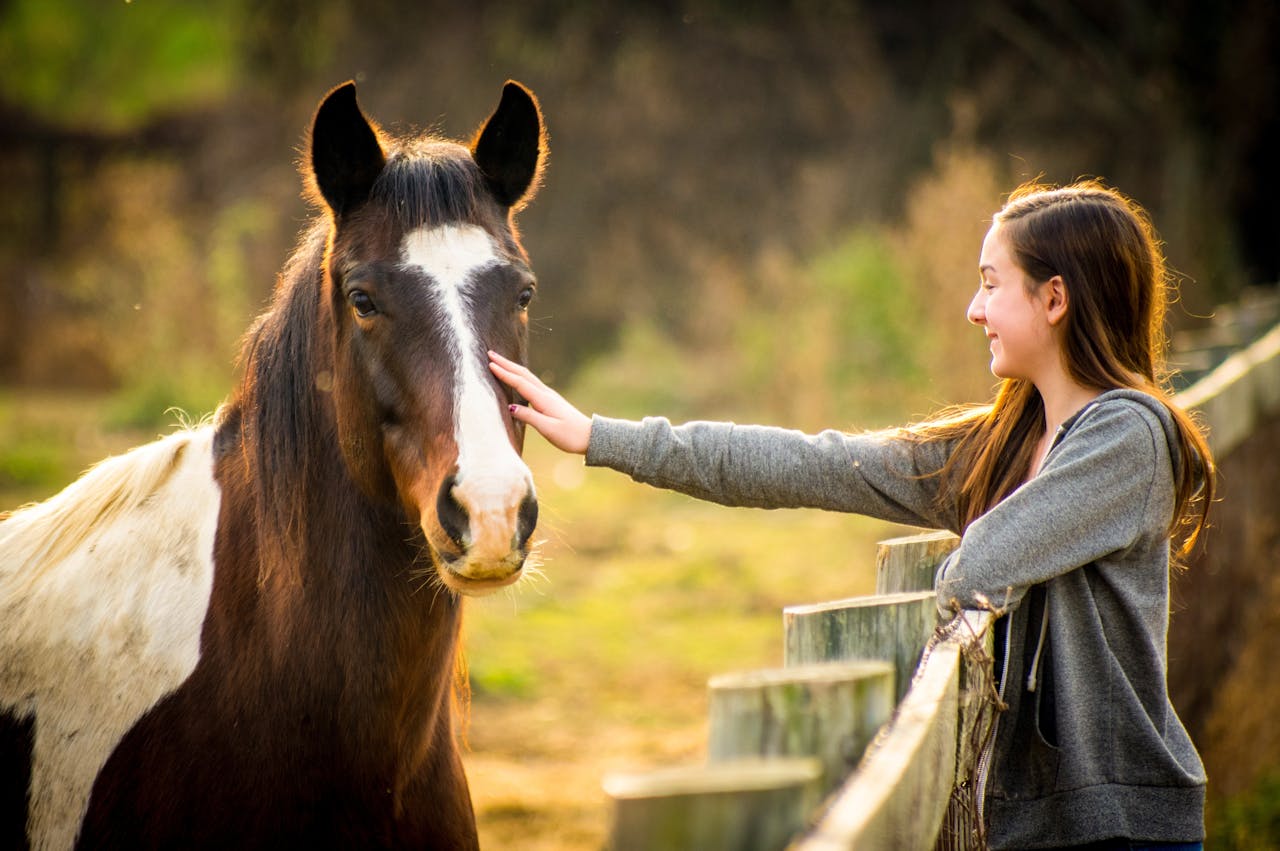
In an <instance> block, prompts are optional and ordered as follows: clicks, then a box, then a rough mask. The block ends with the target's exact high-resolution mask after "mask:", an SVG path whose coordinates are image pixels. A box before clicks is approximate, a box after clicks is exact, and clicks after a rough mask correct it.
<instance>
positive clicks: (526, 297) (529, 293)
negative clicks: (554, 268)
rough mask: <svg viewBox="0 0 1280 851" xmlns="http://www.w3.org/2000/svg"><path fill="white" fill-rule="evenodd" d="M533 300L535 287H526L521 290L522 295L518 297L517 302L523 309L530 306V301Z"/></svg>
mask: <svg viewBox="0 0 1280 851" xmlns="http://www.w3.org/2000/svg"><path fill="white" fill-rule="evenodd" d="M531 301H533V287H525V288H524V289H522V290H521V291H520V297H519V298H517V299H516V304H517V305H519V307H520V309H521V310H524V309H525V308H527V307H528V306H529V302H531Z"/></svg>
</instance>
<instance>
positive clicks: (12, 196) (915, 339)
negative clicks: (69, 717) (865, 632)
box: [0, 0, 1280, 849]
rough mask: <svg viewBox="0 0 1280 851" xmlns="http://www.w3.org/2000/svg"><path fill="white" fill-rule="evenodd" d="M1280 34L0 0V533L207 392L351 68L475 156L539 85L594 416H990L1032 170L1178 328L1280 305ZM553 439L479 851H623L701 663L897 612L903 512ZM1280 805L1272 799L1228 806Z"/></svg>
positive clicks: (567, 323) (494, 615)
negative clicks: (1106, 239)
mask: <svg viewBox="0 0 1280 851" xmlns="http://www.w3.org/2000/svg"><path fill="white" fill-rule="evenodd" d="M1278 37H1280V6H1277V4H1276V3H1274V2H1273V0H1253V1H1252V2H1250V0H1242V2H1235V3H1217V4H1210V3H1190V2H1176V3H1169V2H1157V0H1109V2H1101V0H1096V1H1095V2H1080V3H1065V2H1063V3H1058V2H1052V0H1044V2H1030V3H1004V2H998V0H988V1H987V2H976V3H954V2H893V3H882V2H873V1H872V0H863V2H834V0H832V1H831V2H824V0H793V2H759V0H686V2H683V3H682V2H662V3H643V4H637V3H630V2H624V0H593V2H583V1H582V0H562V1H561V2H547V0H521V2H509V3H499V2H483V1H482V0H476V1H475V2H469V3H456V2H449V3H443V2H392V0H360V2H358V3H356V2H351V3H344V2H326V0H307V2H300V0H266V2H250V0H207V2H203V3H199V4H194V3H176V2H171V0H170V1H169V2H160V1H159V0H132V2H124V0H0V187H3V192H0V510H2V509H5V508H12V507H14V506H15V505H17V504H19V503H20V502H23V501H25V500H29V499H35V498H41V497H44V496H47V495H50V494H52V493H53V492H55V491H56V490H58V489H59V488H60V487H61V486H62V485H64V484H66V483H67V482H68V481H70V480H71V479H72V478H73V477H74V476H75V475H76V474H77V473H78V472H79V471H80V470H82V469H83V468H84V466H85V465H86V464H88V463H90V462H91V461H93V460H95V459H96V458H98V457H100V456H102V455H103V454H106V453H109V452H114V451H119V450H120V449H122V448H124V447H127V446H129V445H131V444H133V443H136V442H138V441H140V440H145V439H148V438H150V437H153V436H154V435H156V434H158V433H161V432H163V431H165V430H167V429H168V428H170V427H171V424H172V423H173V422H174V421H175V414H174V413H173V412H172V411H171V409H172V408H175V407H176V408H179V409H181V410H183V411H185V412H187V413H188V414H189V415H192V416H195V417H198V416H199V415H201V414H204V413H207V412H209V411H211V410H213V408H214V407H215V406H216V405H217V403H218V401H219V400H220V399H221V398H222V396H223V395H224V394H225V393H226V392H227V390H228V388H229V386H230V382H231V380H232V377H233V375H234V368H235V366H234V361H235V356H236V352H237V348H238V338H239V336H240V334H241V333H242V332H243V331H244V329H245V328H246V327H247V325H248V323H249V322H250V321H251V319H252V317H253V316H254V315H255V314H256V313H257V312H258V311H259V310H261V309H262V307H263V306H264V305H265V303H266V301H267V299H268V298H269V296H270V293H271V290H272V286H273V284H274V280H275V276H276V274H277V272H278V270H279V268H280V266H281V265H282V263H283V262H284V260H285V259H286V258H287V256H288V254H289V252H290V251H291V249H292V246H293V244H294V242H295V239H296V238H297V236H298V235H299V233H300V232H301V231H302V230H303V228H304V225H305V222H306V221H307V220H308V217H309V216H310V215H311V211H310V210H309V209H308V208H307V206H306V205H305V203H304V202H303V200H302V198H301V194H300V184H299V179H298V175H297V171H296V160H297V158H298V152H299V150H300V144H301V142H302V139H303V135H304V133H305V130H306V127H307V126H308V123H309V120H310V117H311V113H312V110H313V109H314V108H315V105H316V103H317V101H318V100H319V98H320V97H321V96H322V95H323V94H324V93H325V92H326V91H327V90H328V89H329V88H330V87H332V86H333V85H335V84H337V83H340V82H342V81H344V80H347V79H354V80H356V82H357V85H358V90H359V97H360V101H361V103H362V105H363V107H364V108H365V110H366V111H367V112H368V113H369V114H370V115H372V116H374V117H375V118H377V119H378V120H379V121H380V122H381V123H382V124H383V126H384V127H385V128H386V129H388V130H391V131H393V132H394V131H408V130H415V129H424V128H431V129H434V130H436V131H438V132H440V133H443V134H445V135H448V136H453V137H466V136H468V135H469V134H470V133H471V132H472V131H473V130H474V129H475V128H476V127H477V126H478V125H479V124H480V122H481V121H483V119H484V118H485V117H486V116H487V115H488V114H489V112H490V111H491V110H492V108H493V106H494V105H495V104H496V103H497V99H498V96H499V93H500V91H501V86H502V83H503V82H504V81H505V80H506V79H508V78H514V79H517V80H520V81H521V82H523V83H525V84H526V85H527V86H529V87H530V88H531V89H532V90H533V91H534V92H535V93H536V94H537V95H538V97H539V99H540V101H541V104H542V107H543V111H544V113H545V117H546V120H547V123H548V126H549V131H550V142H551V159H550V167H549V169H548V171H547V174H546V179H545V182H544V185H543V187H542V189H541V192H540V193H539V195H538V197H537V199H536V200H535V201H534V202H533V204H532V205H531V206H530V207H529V208H528V209H527V210H525V211H524V213H523V215H522V216H521V219H520V225H521V230H522V233H523V238H524V242H525V246H526V248H527V249H528V251H529V253H530V255H531V257H532V260H533V265H534V269H535V271H536V272H537V274H538V277H539V287H540V289H539V296H538V299H537V301H536V302H535V304H534V306H533V308H532V309H531V317H532V319H533V321H532V325H531V327H532V347H533V363H534V366H535V368H536V369H537V370H538V371H539V372H540V373H541V374H543V375H544V377H547V378H548V379H550V380H551V381H552V382H553V383H554V384H556V385H557V386H558V387H560V388H561V389H563V390H565V391H566V392H567V393H568V395H570V396H571V398H573V399H574V400H575V401H576V402H578V403H579V404H580V405H581V406H582V407H584V408H586V409H587V410H593V411H599V412H603V413H610V414H616V415H624V416H626V415H641V414H648V413H660V414H665V415H668V416H670V417H672V418H675V419H681V418H688V417H708V418H710V417H714V418H731V419H735V420H739V421H761V422H770V423H777V424H784V425H790V426H796V427H801V428H806V429H816V428H821V427H826V426H838V427H876V426H882V425H886V424H889V423H894V422H901V421H904V420H906V419H910V418H914V417H920V416H923V415H925V414H927V413H929V412H930V411H931V410H934V409H936V408H937V407H939V406H940V405H943V404H946V403H950V402H956V401H962V400H974V399H980V398H983V397H985V396H986V394H987V393H988V392H989V390H990V387H991V381H992V379H991V377H990V375H989V374H988V373H987V371H986V362H987V357H986V345H985V340H984V338H983V337H982V335H981V334H980V333H978V332H977V331H975V330H974V329H973V328H971V327H970V326H968V325H967V324H966V322H965V320H964V308H965V306H966V304H967V302H968V299H969V297H970V295H971V293H972V290H973V288H974V286H975V284H976V280H977V279H976V271H975V267H976V258H977V254H978V248H979V245H980V241H981V237H982V234H983V233H984V232H985V230H986V228H987V226H988V224H989V219H990V216H991V213H992V212H993V211H994V210H995V209H997V208H998V206H999V205H1000V202H1001V200H1002V198H1003V196H1004V195H1005V194H1007V193H1008V192H1009V191H1010V190H1011V189H1013V188H1014V187H1015V186H1016V185H1017V184H1019V183H1020V182H1023V181H1025V180H1029V179H1041V180H1044V181H1050V182H1064V181H1069V180H1072V179H1074V178H1077V177H1081V176H1097V177H1102V178H1104V179H1105V180H1107V181H1108V182H1110V183H1112V184H1113V185H1116V186H1118V187H1119V188H1120V189H1122V190H1123V191H1125V192H1126V193H1128V194H1130V195H1132V196H1134V197H1136V198H1137V199H1138V200H1139V201H1140V202H1141V203H1142V204H1144V205H1145V206H1146V207H1147V208H1148V209H1149V210H1150V211H1151V213H1152V215H1153V218H1154V221H1155V224H1156V227H1157V229H1158V230H1159V231H1160V233H1161V235H1162V236H1163V238H1164V240H1165V241H1166V244H1167V251H1168V255H1169V258H1170V260H1171V263H1172V265H1173V267H1174V268H1175V270H1176V272H1177V275H1178V283H1179V286H1180V290H1181V301H1180V303H1179V305H1178V307H1177V308H1176V309H1175V310H1174V311H1173V315H1172V316H1171V317H1170V321H1171V323H1172V326H1173V330H1175V331H1176V330H1179V329H1189V328H1194V327H1196V326H1197V325H1200V324H1203V323H1205V322H1206V321H1207V317H1208V316H1210V315H1211V314H1212V313H1213V311H1214V308H1215V306H1216V305H1219V304H1222V303H1225V302H1230V301H1235V300H1237V299H1239V298H1241V297H1242V296H1243V295H1245V294H1246V293H1248V292H1251V291H1254V290H1258V289H1260V288H1261V289H1265V288H1268V287H1271V288H1274V286H1275V282H1276V281H1277V280H1278V279H1280V204H1277V203H1276V193H1277V189H1280V158H1278V157H1277V156H1276V152H1277V150H1280V107H1278V106H1277V104H1280V62H1278V61H1277V57H1278V56H1280V45H1277V38H1278ZM528 452H529V455H530V461H531V464H532V466H533V467H534V471H535V474H536V476H537V477H538V480H539V488H540V493H541V497H542V503H543V518H544V519H543V524H542V528H541V530H540V534H541V537H543V538H544V543H543V545H542V559H543V561H544V566H543V570H544V573H545V579H544V580H542V581H540V582H535V583H531V584H530V585H529V586H527V587H524V588H523V589H521V590H518V591H516V592H515V593H514V594H512V595H509V596H501V597H499V598H497V599H495V600H489V601H484V602H482V603H480V604H479V605H474V606H472V607H471V609H470V612H469V615H468V618H469V620H468V627H467V633H468V635H467V644H468V655H469V659H470V666H471V678H472V686H473V704H472V709H471V725H470V731H469V734H468V735H469V740H470V748H471V751H470V754H469V757H468V764H469V770H470V776H471V784H472V791H473V795H474V797H475V800H476V806H477V811H478V815H479V818H480V822H481V829H482V840H484V843H485V845H486V847H492V848H530V849H538V848H547V849H551V848H555V849H574V848H597V847H599V846H600V844H601V842H602V841H603V838H604V831H605V829H606V812H607V811H606V804H605V801H604V797H603V793H602V792H601V791H600V789H599V781H600V778H601V776H602V775H603V773H604V772H606V771H609V770H613V769H616V768H632V767H637V766H644V765H655V764H669V763H670V762H672V761H680V760H696V759H700V758H701V755H702V748H703V738H702V737H703V733H704V731H703V728H702V724H703V721H702V718H703V715H704V712H705V691H704V687H705V681H706V677H707V676H708V675H709V674H711V673H718V672H722V671H725V670H731V669H735V668H750V667H756V666H759V665H767V664H775V663H776V662H777V661H778V660H780V658H781V625H780V624H781V617H780V615H779V609H780V608H781V606H783V605H787V604H790V603H800V602H811V601H814V600H818V599H826V598H832V597H838V596H847V595H851V594H856V593H864V592H866V591H869V590H870V588H871V585H872V582H873V578H872V576H871V574H870V571H869V567H870V563H871V556H872V542H874V541H875V540H876V539H877V538H879V537H885V536H887V535H888V534H892V533H894V532H895V531H896V530H894V529H891V528H888V527H885V526H882V525H880V524H876V523H871V522H867V521H862V520H859V519H856V518H844V517H833V516H829V515H817V514H809V513H801V512H784V513H776V512H752V511H730V510H727V509H721V508H716V507H713V506H707V505H701V504H696V503H694V502H692V501H691V500H687V499H684V498H682V497H675V496H671V495H668V494H658V493H656V492H653V491H647V490H643V489H641V488H639V487H638V486H635V485H632V484H630V483H628V482H625V481H623V480H621V479H620V477H617V476H616V475H613V474H608V473H601V472H599V471H584V470H583V469H582V467H581V464H580V462H577V461H566V460H564V459H561V458H559V457H556V456H555V455H554V454H553V453H552V452H551V451H549V450H548V449H547V448H546V446H545V444H542V443H541V442H540V441H538V439H537V438H531V439H530V441H529V447H528ZM1278 811H1280V780H1277V779H1276V778H1271V779H1270V780H1267V779H1266V778H1264V779H1262V780H1260V781H1259V783H1258V785H1257V787H1256V789H1255V790H1254V791H1253V792H1250V793H1249V794H1248V795H1244V796H1241V797H1240V798H1239V800H1238V801H1237V802H1236V804H1235V805H1233V806H1227V805H1225V804H1222V803H1221V802H1219V803H1218V804H1216V805H1215V808H1214V810H1213V813H1212V814H1213V817H1214V818H1215V819H1217V821H1215V822H1214V824H1215V830H1218V831H1219V835H1220V836H1225V835H1226V833H1227V832H1229V831H1234V832H1235V833H1239V832H1240V831H1241V830H1245V831H1247V830H1250V829H1253V828H1251V827H1249V825H1250V824H1256V825H1258V827H1257V830H1258V831H1259V832H1258V833H1255V834H1247V833H1240V835H1254V836H1261V835H1263V833H1262V831H1265V830H1266V829H1267V827H1266V826H1267V825H1271V827H1272V828H1274V827H1275V826H1276V823H1277V821H1278V820H1280V815H1277V812H1278ZM1268 820H1269V821H1268ZM1242 824H1243V825H1244V827H1241V826H1240V825H1242ZM1233 835H1234V834H1233ZM1220 847H1221V846H1220ZM1240 847H1245V846H1240ZM1250 847H1252V846H1250Z"/></svg>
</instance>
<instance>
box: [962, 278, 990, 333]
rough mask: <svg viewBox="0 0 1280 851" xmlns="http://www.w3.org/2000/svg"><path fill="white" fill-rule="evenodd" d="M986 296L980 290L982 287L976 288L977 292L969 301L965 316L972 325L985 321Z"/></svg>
mask: <svg viewBox="0 0 1280 851" xmlns="http://www.w3.org/2000/svg"><path fill="white" fill-rule="evenodd" d="M986 307H987V306H986V298H985V296H984V294H983V292H982V288H981V287H979V288H978V292H977V293H976V294H975V295H974V297H973V301H971V302H969V309H968V310H966V311H965V316H966V317H967V318H968V320H969V321H970V322H972V323H973V324H974V325H982V324H983V323H985V322H986V321H987V310H986Z"/></svg>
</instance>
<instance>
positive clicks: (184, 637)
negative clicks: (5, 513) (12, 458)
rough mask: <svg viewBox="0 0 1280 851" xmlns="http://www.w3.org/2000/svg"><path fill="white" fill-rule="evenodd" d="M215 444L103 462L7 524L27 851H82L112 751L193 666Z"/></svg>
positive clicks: (1, 628) (204, 590)
mask: <svg viewBox="0 0 1280 851" xmlns="http://www.w3.org/2000/svg"><path fill="white" fill-rule="evenodd" d="M212 439H213V428H212V427H208V426H206V427H202V428H198V429H194V430H184V431H181V432H177V433H175V434H173V435H170V436H168V437H166V438H164V439H161V440H158V441H156V442H154V443H151V444H147V445H145V446H142V447H139V448H137V449H134V450H132V451H130V452H128V453H125V454H124V455H121V456H118V457H115V458H109V459H107V460H106V461H103V462H102V463H100V464H98V465H97V466H96V467H94V468H93V469H92V470H90V471H89V472H88V473H86V474H85V475H84V476H83V477H81V478H80V479H79V480H78V481H76V482H75V483H73V484H72V485H70V486H69V487H68V488H67V489H66V490H64V491H63V492H62V493H60V494H58V495H57V496H54V497H53V498H51V499H49V500H47V501H46V502H43V503H39V504H36V505H32V506H28V507H26V508H23V509H20V510H19V511H17V512H14V513H13V514H12V515H11V516H10V517H9V518H8V519H6V520H4V521H3V522H0V712H5V713H8V714H10V715H12V716H14V717H16V718H20V719H30V720H32V721H34V724H33V727H34V741H33V744H32V755H31V763H32V764H31V785H30V797H29V810H30V811H29V814H28V824H27V831H28V836H29V838H30V840H31V845H32V847H37V848H69V847H71V846H72V845H73V844H74V842H75V838H76V834H77V833H78V831H79V828H80V821H81V819H82V818H83V815H84V812H85V808H86V807H87V804H88V800H89V795H90V792H91V791H92V788H93V783H94V779H95V778H96V776H97V774H98V772H99V771H100V770H101V768H102V766H103V764H104V763H105V762H106V760H107V758H108V757H110V755H111V752H112V751H113V750H114V749H115V747H116V746H117V744H118V743H119V741H120V739H121V738H122V737H123V736H124V735H125V734H126V733H127V732H128V731H129V729H130V728H131V727H132V726H133V725H134V724H135V723H136V722H137V721H138V719H139V718H141V717H142V715H143V714H144V713H146V712H147V711H148V710H149V709H150V708H151V707H152V706H154V705H155V704H156V703H157V702H158V701H159V700H160V699H161V698H163V697H164V696H165V695H167V694H169V693H171V692H173V691H174V690H176V689H177V688H178V687H179V686H181V685H182V683H183V682H184V681H185V680H186V679H187V678H188V677H189V676H190V675H191V673H192V671H194V670H195V667H196V664H197V662H198V661H199V655H200V635H201V629H202V626H203V623H204V619H205V614H206V612H207V611H208V607H209V598H210V594H211V592H212V586H213V541H214V534H215V532H216V528H217V522H218V511H219V506H220V500H221V495H220V491H219V487H218V485H217V483H216V481H215V480H214V475H213V457H212V452H211V447H212Z"/></svg>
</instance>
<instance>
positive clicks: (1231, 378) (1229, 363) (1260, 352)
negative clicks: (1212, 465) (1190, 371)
mask: <svg viewBox="0 0 1280 851" xmlns="http://www.w3.org/2000/svg"><path fill="white" fill-rule="evenodd" d="M1175 401H1176V402H1177V403H1178V404H1179V405H1181V406H1182V407H1183V408H1187V409H1194V410H1197V411H1199V412H1200V415H1201V417H1202V418H1203V419H1204V422H1205V425H1206V426H1207V427H1208V432H1209V445H1210V447H1212V449H1213V452H1214V454H1215V455H1218V456H1225V455H1227V454H1228V453H1229V452H1230V451H1231V450H1232V449H1234V448H1235V447H1236V446H1238V445H1239V444H1240V443H1242V442H1243V441H1244V440H1245V438H1246V437H1248V436H1249V435H1250V434H1252V433H1253V432H1254V431H1255V430H1256V429H1257V427H1258V423H1259V422H1260V421H1261V420H1264V419H1265V418H1268V417H1270V416H1271V415H1273V413H1274V412H1275V411H1276V410H1278V409H1280V325H1277V326H1276V327H1275V328H1273V329H1272V330H1271V331H1270V332H1269V333H1267V334H1266V335H1265V336H1263V337H1262V338H1261V339H1259V340H1258V341H1257V342H1255V343H1254V344H1253V345H1251V346H1249V347H1248V348H1247V349H1245V350H1244V351H1241V352H1237V353H1236V354H1234V355H1232V356H1231V357H1229V358H1227V359H1226V360H1225V361H1223V362H1222V364H1221V365H1220V366H1219V367H1218V368H1217V369H1215V370H1213V372H1211V373H1209V374H1208V375H1207V376H1205V377H1204V378H1203V379H1201V380H1200V381H1198V382H1196V383H1195V384H1194V385H1192V386H1191V387H1189V388H1188V389H1186V390H1184V391H1183V392H1182V393H1179V394H1178V395H1177V397H1175Z"/></svg>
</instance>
